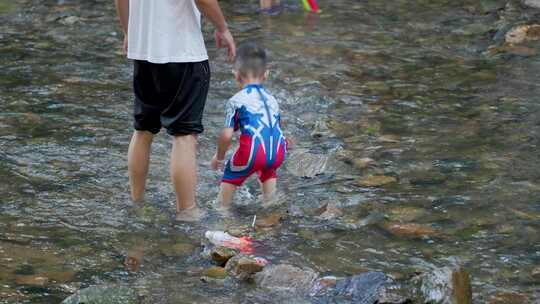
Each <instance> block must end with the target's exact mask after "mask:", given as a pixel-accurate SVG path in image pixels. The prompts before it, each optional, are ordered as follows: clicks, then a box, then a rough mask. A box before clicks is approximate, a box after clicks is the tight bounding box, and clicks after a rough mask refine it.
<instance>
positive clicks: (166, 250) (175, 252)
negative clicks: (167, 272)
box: [159, 243, 195, 257]
mask: <svg viewBox="0 0 540 304" xmlns="http://www.w3.org/2000/svg"><path fill="white" fill-rule="evenodd" d="M159 250H160V251H161V253H163V255H165V256H168V257H174V256H185V255H189V254H191V253H193V250H195V246H194V245H192V244H188V243H177V244H170V243H165V244H161V245H160V246H159Z"/></svg>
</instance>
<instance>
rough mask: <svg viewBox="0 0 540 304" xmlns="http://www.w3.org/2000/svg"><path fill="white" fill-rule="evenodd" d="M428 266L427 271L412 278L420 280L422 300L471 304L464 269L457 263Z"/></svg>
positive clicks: (469, 288)
mask: <svg viewBox="0 0 540 304" xmlns="http://www.w3.org/2000/svg"><path fill="white" fill-rule="evenodd" d="M430 267H431V269H430V270H429V271H428V272H426V273H424V274H421V275H420V276H419V277H416V278H414V279H413V281H417V282H420V293H421V294H422V298H423V301H424V302H426V303H448V304H472V288H471V282H470V276H469V272H468V271H467V270H466V269H464V268H463V267H462V266H459V265H452V266H445V267H434V266H433V265H431V266H430ZM424 302H422V303H424Z"/></svg>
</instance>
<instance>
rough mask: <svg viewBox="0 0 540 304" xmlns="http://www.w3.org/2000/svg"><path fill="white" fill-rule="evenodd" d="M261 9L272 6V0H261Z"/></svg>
mask: <svg viewBox="0 0 540 304" xmlns="http://www.w3.org/2000/svg"><path fill="white" fill-rule="evenodd" d="M260 3H261V9H268V8H270V7H272V0H260Z"/></svg>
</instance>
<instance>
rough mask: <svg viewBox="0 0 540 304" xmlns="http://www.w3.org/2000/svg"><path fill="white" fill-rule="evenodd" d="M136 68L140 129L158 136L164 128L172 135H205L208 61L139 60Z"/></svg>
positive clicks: (135, 112) (134, 86)
mask: <svg viewBox="0 0 540 304" xmlns="http://www.w3.org/2000/svg"><path fill="white" fill-rule="evenodd" d="M133 65H134V72H133V90H134V92H135V107H134V113H133V116H134V118H135V123H134V127H135V129H136V130H140V131H149V132H152V133H154V134H156V133H158V132H159V130H160V129H161V127H164V128H166V129H167V133H169V134H171V135H188V134H198V133H201V132H203V125H202V116H203V111H204V105H205V103H206V96H207V95H208V86H209V82H210V66H209V65H208V60H206V61H202V62H184V63H164V64H156V63H151V62H148V61H142V60H135V61H134V63H133Z"/></svg>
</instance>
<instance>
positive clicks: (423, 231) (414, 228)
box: [383, 222, 439, 237]
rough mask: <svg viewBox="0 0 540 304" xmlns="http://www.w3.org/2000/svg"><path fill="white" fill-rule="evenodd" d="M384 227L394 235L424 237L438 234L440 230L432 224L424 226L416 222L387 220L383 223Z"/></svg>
mask: <svg viewBox="0 0 540 304" xmlns="http://www.w3.org/2000/svg"><path fill="white" fill-rule="evenodd" d="M383 227H384V229H386V230H387V231H388V232H390V233H392V234H393V235H396V236H399V237H424V236H436V235H438V234H439V233H438V231H437V230H435V229H433V228H431V227H430V226H424V225H420V224H416V223H397V222H387V223H385V224H384V225H383Z"/></svg>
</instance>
